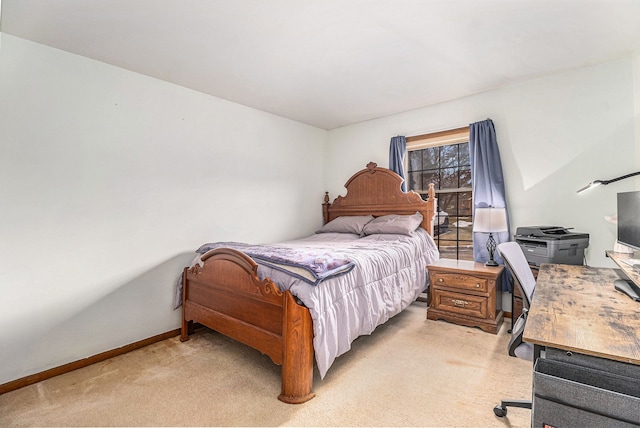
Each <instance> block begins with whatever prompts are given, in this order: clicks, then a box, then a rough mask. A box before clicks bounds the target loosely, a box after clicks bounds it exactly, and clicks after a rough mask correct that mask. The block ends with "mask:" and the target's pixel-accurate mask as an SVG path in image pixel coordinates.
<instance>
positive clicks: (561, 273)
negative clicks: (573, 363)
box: [523, 264, 640, 364]
mask: <svg viewBox="0 0 640 428" xmlns="http://www.w3.org/2000/svg"><path fill="white" fill-rule="evenodd" d="M621 277H622V276H621V272H620V271H619V270H617V269H607V268H592V267H587V266H575V265H557V264H543V265H542V266H541V267H540V272H539V274H538V280H537V282H536V288H535V292H534V293H533V300H532V302H531V308H530V310H529V316H528V318H527V323H526V326H525V330H524V335H523V339H524V341H525V342H529V343H533V344H534V345H538V346H544V347H551V348H557V349H561V350H565V351H574V352H578V353H581V354H586V355H591V356H596V357H601V358H606V359H609V360H615V361H622V362H625V363H632V364H640V303H638V302H634V301H633V300H631V299H630V298H629V297H627V296H626V295H624V294H622V293H620V292H618V291H616V290H615V289H614V288H613V282H614V281H615V280H616V279H618V278H621Z"/></svg>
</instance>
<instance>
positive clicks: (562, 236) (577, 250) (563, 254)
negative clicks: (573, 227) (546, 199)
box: [514, 226, 589, 266]
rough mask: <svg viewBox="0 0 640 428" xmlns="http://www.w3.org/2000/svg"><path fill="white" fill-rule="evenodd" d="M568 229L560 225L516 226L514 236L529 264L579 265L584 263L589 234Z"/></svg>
mask: <svg viewBox="0 0 640 428" xmlns="http://www.w3.org/2000/svg"><path fill="white" fill-rule="evenodd" d="M569 230H570V228H566V227H561V226H526V227H518V228H517V229H516V234H515V236H514V238H515V241H516V242H517V243H518V244H519V245H520V248H522V251H523V252H524V255H525V257H526V259H527V262H529V264H531V265H535V266H540V263H562V264H567V265H581V264H583V263H584V250H585V248H587V247H588V246H589V234H588V233H578V232H570V231H569Z"/></svg>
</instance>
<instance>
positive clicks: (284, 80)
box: [0, 0, 640, 129]
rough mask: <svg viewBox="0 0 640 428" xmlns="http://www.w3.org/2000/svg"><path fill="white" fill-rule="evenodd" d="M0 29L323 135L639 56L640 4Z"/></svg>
mask: <svg viewBox="0 0 640 428" xmlns="http://www.w3.org/2000/svg"><path fill="white" fill-rule="evenodd" d="M1 1H2V21H1V24H0V30H1V31H2V32H4V33H7V34H12V35H15V36H19V37H22V38H25V39H29V40H33V41H35V42H38V43H42V44H45V45H49V46H52V47H56V48H60V49H63V50H65V51H69V52H72V53H75V54H78V55H83V56H86V57H89V58H93V59H96V60H98V61H103V62H106V63H109V64H113V65H116V66H118V67H122V68H125V69H128V70H132V71H135V72H138V73H142V74H145V75H148V76H153V77H156V78H158V79H162V80H165V81H168V82H172V83H175V84H178V85H181V86H185V87H188V88H191V89H195V90H197V91H201V92H204V93H207V94H211V95H214V96H216V97H220V98H224V99H227V100H231V101H235V102H237V103H240V104H244V105H247V106H250V107H254V108H256V109H260V110H264V111H267V112H270V113H273V114H276V115H280V116H284V117H287V118H291V119H293V120H296V121H299V122H303V123H307V124H310V125H314V126H317V127H320V128H324V129H332V128H336V127H340V126H343V125H348V124H351V123H356V122H360V121H364V120H368V119H372V118H376V117H380V116H386V115H389V114H393V113H398V112H401V111H406V110H410V109H414V108H418V107H423V106H427V105H430V104H435V103H438V102H442V101H446V100H450V99H455V98H459V97H463V96H465V95H469V94H474V93H478V92H482V91H486V90H490V89H495V88H498V87H502V86H505V85H509V84H513V83H515V82H519V81H523V80H526V79H530V78H534V77H538V76H544V75H548V74H552V73H557V72H560V71H563V70H568V69H573V68H577V67H583V66H586V65H591V64H597V63H601V62H606V61H610V60H615V59H619V58H623V57H628V56H629V55H631V54H632V52H633V51H634V50H637V49H638V48H640V0H1Z"/></svg>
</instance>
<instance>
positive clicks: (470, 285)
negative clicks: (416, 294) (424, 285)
mask: <svg viewBox="0 0 640 428" xmlns="http://www.w3.org/2000/svg"><path fill="white" fill-rule="evenodd" d="M431 283H432V284H433V285H435V286H436V287H440V286H442V287H447V288H458V289H460V290H472V291H479V292H482V293H486V292H487V290H488V289H489V281H488V280H487V279H486V278H478V277H475V276H472V275H468V274H462V273H442V272H434V273H433V274H432V275H431Z"/></svg>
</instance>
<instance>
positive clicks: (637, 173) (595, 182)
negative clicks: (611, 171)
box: [576, 171, 640, 193]
mask: <svg viewBox="0 0 640 428" xmlns="http://www.w3.org/2000/svg"><path fill="white" fill-rule="evenodd" d="M634 175H640V171H637V172H632V173H631V174H626V175H621V176H620V177H616V178H613V179H611V180H595V181H592V182H591V183H589V184H587V185H586V186H584V187H583V188H581V189H578V191H577V192H576V193H581V192H584V191H585V190H587V189H591V188H592V187H596V186H599V185H601V184H602V185H605V186H606V185H607V184H611V183H615V182H616V181H620V180H624V179H625V178H629V177H633V176H634Z"/></svg>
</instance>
